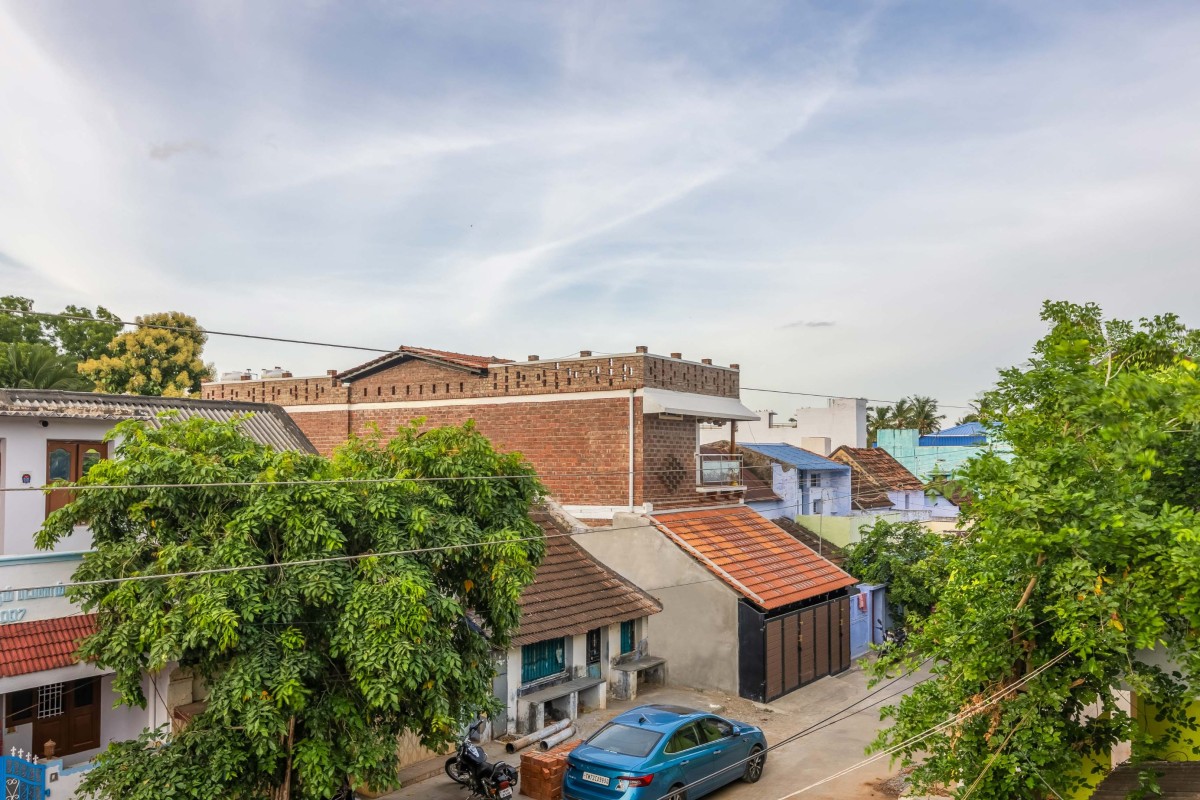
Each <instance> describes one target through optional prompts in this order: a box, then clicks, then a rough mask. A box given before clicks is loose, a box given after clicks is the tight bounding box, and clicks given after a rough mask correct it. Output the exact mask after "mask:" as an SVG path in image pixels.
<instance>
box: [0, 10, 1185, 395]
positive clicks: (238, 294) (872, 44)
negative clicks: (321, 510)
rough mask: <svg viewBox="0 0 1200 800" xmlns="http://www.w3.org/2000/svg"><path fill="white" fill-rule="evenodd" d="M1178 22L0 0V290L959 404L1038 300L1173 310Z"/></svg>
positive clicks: (1176, 302) (261, 354)
mask: <svg viewBox="0 0 1200 800" xmlns="http://www.w3.org/2000/svg"><path fill="white" fill-rule="evenodd" d="M1197 41H1200V5H1197V4H1196V3H1194V2H1179V3H1170V2H1153V0H1150V1H1148V2H1139V3H1116V2H1100V1H1096V0H1093V1H1092V2H1057V3H1043V2H986V1H983V2H972V3H962V2H958V1H957V0H947V1H946V2H892V3H858V2H852V1H851V0H836V1H835V2H828V3H810V4H806V3H802V2H778V3H775V2H756V3H734V2H713V3H704V2H679V3H667V2H651V1H649V0H647V1H645V2H630V3H620V2H603V3H600V2H598V3H573V2H563V3H520V2H504V3H485V2H482V0H480V1H479V2H474V3H459V2H439V3H400V2H387V3H383V2H379V3H376V2H366V1H363V2H355V3H345V2H337V3H335V2H296V1H295V0H290V1H289V2H274V3H273V2H266V0H263V1H262V2H253V3H244V4H242V3H234V2H226V1H225V0H220V1H219V2H218V1H216V0H214V1H213V2H200V1H198V0H197V1H196V2H190V3H183V2H180V3H152V2H149V1H148V0H146V1H144V2H115V1H114V0H96V1H95V2H90V3H77V2H60V1H59V0H43V1H42V2H38V3H24V2H15V1H11V2H10V0H0V295H3V294H18V295H23V296H27V297H31V298H33V299H34V300H35V302H36V307H37V308H38V309H39V310H46V311H56V310H59V309H61V308H62V307H63V306H65V305H67V304H76V305H86V306H96V305H98V304H99V305H103V306H105V307H107V308H109V309H111V310H113V311H115V312H117V313H118V314H120V315H122V316H123V317H125V318H132V317H133V316H134V315H136V314H141V313H147V312H154V311H167V310H178V311H183V312H187V313H189V314H192V315H194V316H196V317H197V318H198V319H199V320H200V322H201V324H203V325H204V326H205V327H207V328H209V329H212V330H224V331H239V332H246V333H258V334H264V335H269V336H276V337H285V338H300V339H307V340H320V341H329V342H337V343H345V344H352V345H360V346H367V347H375V348H391V347H396V346H399V345H401V344H409V345H417V346H424V347H434V348H440V349H446V350H456V351H460V352H467V353H476V354H483V355H497V356H502V357H508V358H514V359H522V358H524V357H525V356H526V355H528V354H538V355H540V356H542V357H543V358H554V357H561V356H566V355H569V354H572V353H574V352H576V351H579V350H581V349H586V350H593V351H595V352H608V353H620V352H629V351H631V350H632V349H633V348H634V346H636V345H648V346H649V347H650V349H651V351H652V352H659V353H664V354H666V353H670V352H682V353H683V355H684V357H685V358H689V359H695V360H699V359H700V358H712V359H713V360H714V361H715V362H716V363H718V364H729V363H733V362H736V363H740V364H741V370H742V382H743V384H744V385H746V386H753V387H759V388H777V389H785V390H793V391H801V392H816V393H828V394H839V395H850V396H866V397H870V398H873V399H891V398H894V397H899V396H902V395H909V394H913V393H917V394H923V395H930V396H933V397H935V398H938V399H939V400H940V401H941V402H942V403H943V404H944V405H961V404H964V403H966V402H967V401H969V400H970V399H972V398H973V397H975V396H976V395H977V394H978V393H979V392H980V391H981V390H983V389H986V388H988V387H989V386H990V385H991V384H992V383H993V382H994V378H995V374H996V370H997V369H998V368H1001V367H1006V366H1010V365H1013V364H1016V363H1019V362H1021V361H1022V360H1023V359H1024V358H1025V357H1026V356H1027V355H1028V353H1029V350H1030V347H1031V345H1032V344H1033V342H1034V341H1035V340H1036V339H1037V337H1038V336H1039V335H1040V333H1041V331H1042V324H1041V323H1040V322H1039V320H1038V311H1039V308H1040V305H1041V303H1042V301H1043V300H1046V299H1066V300H1073V301H1077V302H1085V301H1094V302H1097V303H1100V304H1101V305H1102V306H1103V307H1104V309H1105V311H1106V312H1107V313H1108V314H1110V315H1112V316H1117V317H1122V318H1134V319H1136V318H1138V317H1141V316H1149V315H1153V314H1157V313H1162V312H1167V311H1172V312H1175V313H1178V314H1179V315H1180V316H1181V317H1182V318H1183V319H1184V321H1185V322H1187V323H1189V324H1190V325H1192V326H1197V325H1200V291H1198V289H1200V270H1198V269H1197V253H1198V252H1200V225H1198V224H1197V223H1196V221H1195V218H1196V209H1197V208H1198V207H1200V97H1198V95H1200V90H1198V89H1197V87H1198V86H1200V48H1198V47H1196V42H1197ZM206 357H207V358H208V359H210V360H212V361H214V362H215V363H216V366H217V368H218V370H232V369H240V368H247V367H248V368H251V369H253V370H255V371H257V370H259V369H261V368H263V367H273V366H276V365H279V366H282V367H284V368H288V369H291V370H293V371H294V372H296V373H297V374H323V373H324V371H325V370H326V369H331V368H339V369H344V368H347V367H349V366H352V365H354V364H356V363H359V362H361V361H365V360H367V359H369V358H371V357H372V355H371V354H370V353H362V354H361V355H360V354H358V353H355V352H351V351H345V350H331V349H324V348H316V347H310V346H302V345H288V344H276V343H269V342H254V341H248V340H241V339H231V338H227V337H220V336H214V337H212V339H211V341H210V343H209V345H208V348H207V350H206ZM744 399H745V400H746V401H747V402H748V404H750V405H751V406H752V407H754V408H763V409H765V408H776V409H779V410H781V411H782V410H787V409H788V408H794V407H796V406H797V405H808V404H810V403H811V402H817V403H819V402H820V401H807V400H804V399H800V398H788V397H786V396H781V395H764V394H755V393H747V394H746V395H745V397H744ZM950 413H951V414H952V415H953V414H954V413H955V412H954V411H951V412H950Z"/></svg>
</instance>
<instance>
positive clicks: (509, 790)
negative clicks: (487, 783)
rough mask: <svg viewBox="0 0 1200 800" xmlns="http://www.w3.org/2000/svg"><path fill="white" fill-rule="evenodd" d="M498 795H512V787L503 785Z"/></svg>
mask: <svg viewBox="0 0 1200 800" xmlns="http://www.w3.org/2000/svg"><path fill="white" fill-rule="evenodd" d="M500 796H501V797H512V787H511V786H505V787H504V788H503V789H501V790H500Z"/></svg>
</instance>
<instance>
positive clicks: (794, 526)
mask: <svg viewBox="0 0 1200 800" xmlns="http://www.w3.org/2000/svg"><path fill="white" fill-rule="evenodd" d="M774 522H775V524H776V525H778V526H779V527H781V528H783V529H784V530H785V531H787V532H788V533H790V534H791V535H792V536H795V537H796V538H797V539H799V540H800V541H801V542H802V543H803V544H804V545H805V546H806V547H808V548H809V549H810V550H816V551H817V554H818V555H821V556H824V557H825V558H827V559H829V560H830V561H831V562H833V565H834V566H836V567H842V566H844V565H845V563H846V551H845V550H843V549H842V548H840V547H838V546H837V545H836V544H834V543H833V542H831V541H829V540H828V539H823V538H821V536H820V534H818V533H817V532H816V531H814V530H812V529H811V528H806V527H804V526H803V525H801V524H800V523H799V522H796V521H795V520H790V519H788V518H787V517H780V518H779V519H777V520H775V521H774Z"/></svg>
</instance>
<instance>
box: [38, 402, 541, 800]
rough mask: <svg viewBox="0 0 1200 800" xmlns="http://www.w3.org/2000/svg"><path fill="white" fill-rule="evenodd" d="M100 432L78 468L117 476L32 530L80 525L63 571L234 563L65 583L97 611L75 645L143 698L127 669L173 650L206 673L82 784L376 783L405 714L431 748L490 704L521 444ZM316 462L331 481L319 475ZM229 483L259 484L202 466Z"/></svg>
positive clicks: (241, 797)
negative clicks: (190, 707)
mask: <svg viewBox="0 0 1200 800" xmlns="http://www.w3.org/2000/svg"><path fill="white" fill-rule="evenodd" d="M112 437H114V438H115V440H116V441H117V442H118V444H117V447H116V457H115V458H114V459H112V460H105V461H102V462H100V463H99V464H97V465H96V466H94V467H93V468H92V469H91V471H90V472H89V473H88V474H87V475H86V476H85V478H84V479H83V481H82V482H81V483H82V484H101V485H117V486H127V487H130V488H128V489H121V490H93V491H87V490H80V491H78V493H77V495H78V497H77V499H76V500H75V501H74V502H72V503H70V504H69V505H67V506H66V507H64V508H63V509H61V510H59V511H56V512H55V513H54V514H52V515H51V516H50V517H49V518H48V519H47V521H46V523H45V526H44V528H43V530H42V531H41V533H40V534H39V537H38V545H39V546H40V547H50V546H53V545H54V544H55V543H57V542H60V541H62V540H63V539H65V538H66V537H69V536H70V535H71V533H72V531H73V530H74V528H75V526H76V525H80V524H85V523H86V524H88V525H90V527H91V531H92V536H93V542H94V545H93V547H94V551H93V552H90V553H88V554H87V555H86V556H85V557H84V559H83V562H82V564H81V565H80V567H79V568H78V570H77V571H76V573H75V576H74V579H75V580H76V581H110V580H112V579H120V578H129V577H133V576H138V577H141V578H149V576H154V575H164V574H169V573H181V572H188V573H194V572H203V571H205V570H220V569H222V568H225V567H244V568H246V569H239V570H237V571H224V572H214V573H209V574H199V575H191V576H189V577H176V578H163V579H142V580H126V581H121V582H117V583H104V584H93V585H85V586H77V587H72V588H70V589H69V594H70V596H71V597H72V598H73V599H74V600H76V601H77V602H78V603H79V604H80V605H81V606H82V608H83V609H84V610H85V611H90V612H97V613H98V630H97V632H96V633H95V634H94V635H92V636H90V637H88V638H87V639H86V640H84V641H83V643H82V645H81V649H80V654H81V657H82V658H84V659H87V660H91V661H95V662H96V663H98V664H100V665H102V666H104V667H107V668H110V669H112V670H114V671H115V678H114V686H115V688H116V689H117V691H118V692H119V693H120V695H121V696H122V698H123V699H124V700H125V701H127V702H132V703H138V704H143V705H144V704H145V702H146V697H145V695H144V693H143V689H142V686H143V679H142V674H143V672H149V673H154V672H157V671H159V670H163V669H165V668H167V667H169V666H170V665H172V664H174V663H178V664H179V665H181V666H183V667H186V668H189V669H191V670H192V671H193V672H194V674H196V675H198V676H199V677H201V678H202V679H203V680H204V682H205V683H206V685H207V687H208V691H209V695H208V699H207V703H208V705H207V708H206V710H205V711H204V712H203V713H201V714H200V715H199V716H198V717H196V718H195V719H194V720H193V721H192V722H191V723H190V724H189V725H188V727H187V728H185V729H184V731H183V732H181V733H180V734H178V735H175V736H173V737H171V738H170V740H169V743H168V744H166V745H165V746H161V747H160V746H155V743H161V740H162V738H163V733H162V732H149V731H148V732H146V733H145V734H143V736H142V738H141V739H139V740H136V741H134V742H128V743H123V744H115V745H113V746H111V747H110V748H109V749H108V750H107V751H106V752H104V753H102V754H101V755H100V756H99V757H98V759H97V766H96V767H95V769H93V770H92V771H90V772H89V773H88V774H87V776H86V778H85V779H84V784H83V788H84V791H85V792H87V793H88V794H89V796H91V797H94V798H105V799H106V800H117V799H118V798H119V800H159V799H160V798H197V799H199V798H203V799H204V800H207V798H211V797H225V798H233V799H234V800H261V798H264V797H268V796H272V795H273V794H274V795H276V796H281V794H282V793H281V791H280V787H282V786H290V787H291V796H292V797H296V798H301V799H302V800H318V799H319V798H327V797H329V796H330V795H332V794H333V792H334V791H335V790H336V789H337V788H339V786H340V785H341V784H342V781H343V780H347V781H348V782H349V783H350V784H351V785H364V784H365V785H370V786H371V787H373V788H375V789H386V788H390V787H393V786H394V785H395V782H396V769H395V767H396V760H395V755H396V745H397V737H398V736H399V735H400V734H401V733H403V732H405V731H411V732H415V733H417V734H418V735H419V736H420V737H421V739H422V741H423V742H424V743H426V744H427V745H428V746H430V747H439V746H441V745H444V744H445V743H446V742H448V741H450V740H451V739H452V738H453V736H454V734H455V733H456V731H457V729H458V724H459V723H460V722H461V721H462V720H464V719H465V718H467V717H469V716H471V715H473V714H474V713H475V712H476V711H477V710H478V709H481V708H484V709H487V708H493V707H494V706H495V704H496V700H495V699H494V697H493V696H492V685H491V682H492V677H493V674H494V667H493V663H492V651H493V648H500V649H504V648H505V647H506V646H507V643H508V641H509V637H510V634H511V633H512V632H513V630H514V629H515V627H516V625H517V623H518V620H519V606H518V600H519V597H520V594H521V590H522V589H523V587H524V586H525V585H526V584H528V583H529V582H530V581H531V580H532V579H533V577H534V571H535V569H536V566H537V564H538V563H539V561H540V558H541V556H542V553H543V543H542V540H541V536H542V533H541V529H540V528H539V527H538V526H537V525H536V524H534V523H533V522H531V520H530V519H529V516H528V511H529V508H530V505H531V504H532V503H534V502H535V501H536V500H537V499H538V498H539V496H540V494H541V492H542V489H541V486H540V484H539V483H538V481H537V480H536V478H535V477H534V474H533V470H532V468H531V467H530V466H529V465H528V463H526V462H525V461H524V460H523V459H522V458H521V457H520V456H519V455H518V454H502V453H498V452H496V451H495V450H494V449H493V448H492V446H491V444H490V443H489V442H488V441H487V440H486V439H485V438H484V437H483V436H482V435H481V434H479V433H478V432H477V431H476V430H475V429H474V426H473V424H471V423H468V424H467V425H465V426H462V427H448V428H440V429H435V430H432V431H429V432H426V433H424V434H418V432H417V428H416V427H415V426H414V427H408V428H404V429H402V430H401V431H400V432H399V434H398V435H397V436H396V437H395V438H393V439H391V440H390V441H384V439H383V438H382V437H380V436H379V435H374V436H370V437H367V438H360V439H354V440H352V441H350V442H349V443H348V444H346V445H345V446H343V447H342V448H341V449H339V450H338V451H337V452H336V453H335V455H334V456H333V457H332V458H331V459H326V458H323V457H321V456H317V455H309V454H302V453H296V452H276V451H274V450H272V449H271V448H269V447H266V446H264V445H260V444H257V443H255V442H254V441H252V440H251V439H250V438H248V437H246V436H245V435H243V434H242V433H241V432H240V431H239V430H238V423H236V422H235V423H217V422H211V421H208V420H205V419H201V418H193V419H189V420H186V421H170V422H166V423H165V424H163V425H162V426H161V428H155V427H154V426H152V425H149V424H147V423H145V422H143V421H127V422H122V423H120V424H119V425H118V426H117V427H116V428H115V429H114V431H113V433H112ZM331 480H332V481H342V482H335V483H318V482H317V481H331ZM376 480H380V481H382V482H372V481H376ZM348 481H368V482H362V483H353V482H348ZM230 482H234V483H240V482H254V483H255V485H254V486H217V485H211V484H219V483H230ZM180 483H182V484H187V486H186V487H184V488H144V489H139V488H136V487H138V486H143V485H158V484H180ZM396 551H405V552H403V553H402V554H396ZM329 559H341V560H329ZM309 560H315V561H317V562H318V563H313V564H309V565H304V566H278V565H281V564H285V563H289V562H297V561H309ZM149 776H153V779H152V780H146V778H148V777H149Z"/></svg>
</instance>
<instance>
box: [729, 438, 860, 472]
mask: <svg viewBox="0 0 1200 800" xmlns="http://www.w3.org/2000/svg"><path fill="white" fill-rule="evenodd" d="M738 447H744V448H746V449H747V450H750V451H753V452H755V453H758V454H759V455H764V456H766V457H767V458H771V459H774V460H776V461H778V462H780V463H782V464H790V465H792V466H793V467H795V468H796V469H812V470H829V471H832V472H849V471H850V467H849V465H847V464H842V463H840V462H837V461H831V460H829V459H828V458H825V457H824V456H819V455H817V454H816V453H810V452H809V451H807V450H804V449H802V448H799V447H796V446H795V445H790V444H782V443H779V444H746V443H745V442H739V443H738Z"/></svg>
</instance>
